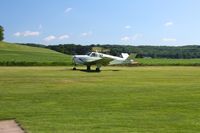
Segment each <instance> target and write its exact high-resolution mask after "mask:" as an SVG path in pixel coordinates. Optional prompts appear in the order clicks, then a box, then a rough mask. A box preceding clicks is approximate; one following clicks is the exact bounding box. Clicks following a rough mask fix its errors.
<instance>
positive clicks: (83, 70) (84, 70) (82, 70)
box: [70, 69, 120, 73]
mask: <svg viewBox="0 0 200 133" xmlns="http://www.w3.org/2000/svg"><path fill="white" fill-rule="evenodd" d="M70 70H71V71H80V72H87V73H100V72H104V71H120V70H117V69H115V70H101V71H96V70H89V71H88V70H86V69H76V70H73V69H70Z"/></svg>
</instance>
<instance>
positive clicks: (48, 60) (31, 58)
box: [0, 42, 71, 65]
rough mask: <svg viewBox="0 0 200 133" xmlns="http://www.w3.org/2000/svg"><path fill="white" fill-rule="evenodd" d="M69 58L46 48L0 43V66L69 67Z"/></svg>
mask: <svg viewBox="0 0 200 133" xmlns="http://www.w3.org/2000/svg"><path fill="white" fill-rule="evenodd" d="M69 64H71V56H69V55H65V54H62V53H59V52H55V51H53V50H49V49H46V48H38V47H31V46H24V45H18V44H14V43H7V42H0V65H69Z"/></svg>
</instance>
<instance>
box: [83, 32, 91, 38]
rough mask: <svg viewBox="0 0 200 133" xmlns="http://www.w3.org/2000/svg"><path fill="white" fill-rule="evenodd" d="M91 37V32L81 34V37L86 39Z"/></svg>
mask: <svg viewBox="0 0 200 133" xmlns="http://www.w3.org/2000/svg"><path fill="white" fill-rule="evenodd" d="M91 35H92V32H91V31H89V32H83V33H81V36H82V37H88V36H91Z"/></svg>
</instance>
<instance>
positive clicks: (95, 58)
mask: <svg viewBox="0 0 200 133" xmlns="http://www.w3.org/2000/svg"><path fill="white" fill-rule="evenodd" d="M121 56H122V57H117V56H112V55H107V54H103V53H98V52H90V53H88V54H87V55H75V56H73V63H74V68H73V70H76V65H79V64H81V65H86V66H87V71H90V70H91V66H92V65H96V66H97V68H96V71H100V68H101V66H105V65H117V64H131V63H132V62H133V60H129V59H128V57H129V55H128V54H127V53H122V54H121Z"/></svg>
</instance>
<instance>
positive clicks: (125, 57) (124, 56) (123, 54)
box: [121, 53, 129, 60]
mask: <svg viewBox="0 0 200 133" xmlns="http://www.w3.org/2000/svg"><path fill="white" fill-rule="evenodd" d="M121 55H122V58H123V59H125V60H126V59H127V58H128V57H129V54H127V53H122V54H121Z"/></svg>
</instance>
